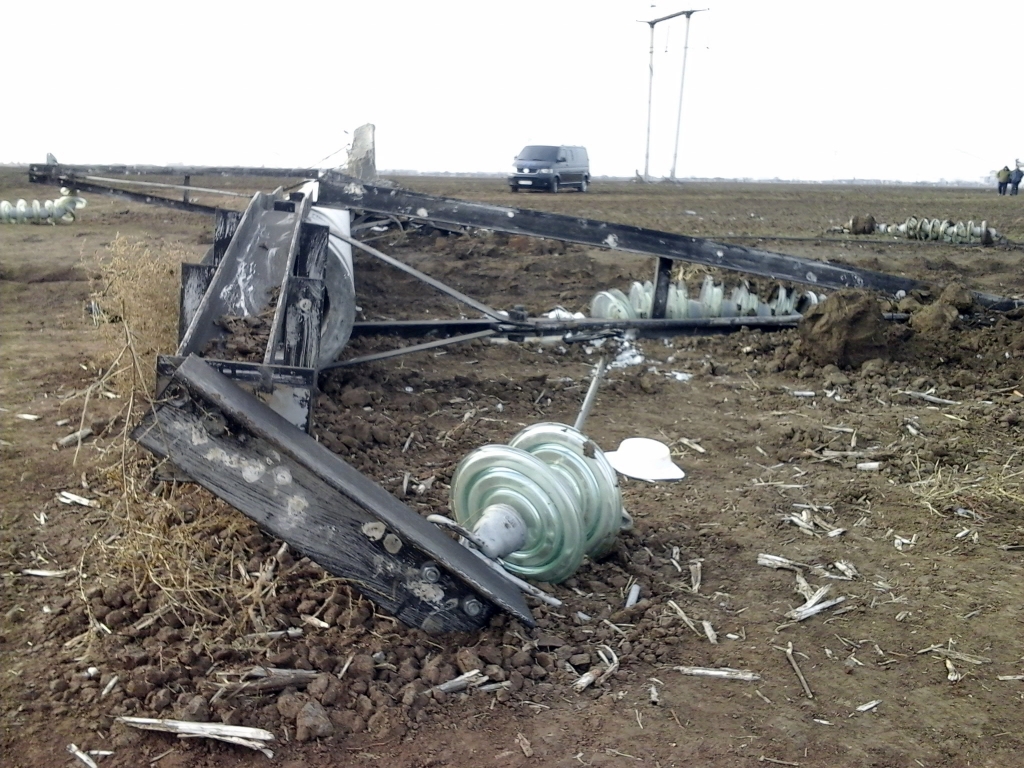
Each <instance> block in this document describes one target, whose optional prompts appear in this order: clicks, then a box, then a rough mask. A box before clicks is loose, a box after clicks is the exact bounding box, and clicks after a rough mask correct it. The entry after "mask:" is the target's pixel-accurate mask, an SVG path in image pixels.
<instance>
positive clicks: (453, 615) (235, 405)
mask: <svg viewBox="0 0 1024 768" xmlns="http://www.w3.org/2000/svg"><path fill="white" fill-rule="evenodd" d="M174 383H175V384H176V385H177V386H178V387H180V388H181V389H178V390H175V391H173V393H172V390H174V388H172V390H169V391H168V392H169V395H170V396H169V397H168V398H167V399H166V400H165V402H163V403H162V404H160V405H158V406H156V408H155V409H154V410H152V411H150V412H149V414H148V415H147V416H146V417H145V419H144V420H143V422H142V423H141V424H140V425H139V426H138V427H136V428H135V430H134V431H133V433H132V437H133V438H134V439H135V440H137V441H138V442H139V443H140V444H141V445H143V447H145V448H147V449H148V450H150V451H152V452H153V453H155V454H157V455H158V456H161V457H165V458H167V459H168V460H169V461H170V462H171V463H173V464H174V465H175V466H177V467H179V468H181V469H182V470H184V471H185V472H186V473H187V474H188V475H189V476H190V477H192V478H193V479H194V480H195V481H196V482H198V483H199V484H200V485H202V486H203V487H205V488H207V489H208V490H210V491H212V492H213V493H215V494H217V495H218V496H220V497H221V498H223V499H224V500H225V501H227V502H228V503H229V504H231V505H232V506H234V507H236V508H237V509H239V510H240V511H242V512H243V513H244V514H246V515H247V516H249V517H251V518H252V519H253V520H255V521H256V522H257V523H258V524H259V525H260V526H261V527H263V528H265V529H266V530H268V531H269V532H271V533H272V534H273V535H275V536H277V537H279V538H281V539H283V540H284V541H286V542H288V543H289V544H290V545H291V546H293V547H294V548H295V549H296V550H297V551H299V552H301V553H303V554H305V555H307V556H309V557H310V558H311V559H312V560H314V561H315V562H317V563H319V564H320V565H321V566H323V567H324V568H325V569H326V570H328V571H329V572H331V573H333V574H335V575H338V576H341V577H342V578H345V579H347V580H348V581H349V583H350V584H352V586H354V587H356V588H357V589H359V590H360V591H361V592H362V593H363V594H364V595H366V596H367V597H368V598H370V599H371V600H373V601H374V602H376V603H377V604H378V605H381V606H383V607H384V608H386V609H387V610H388V611H390V612H391V613H393V614H394V615H395V616H396V617H398V618H399V619H400V620H402V621H403V622H405V623H406V624H409V625H410V626H414V627H419V628H421V629H424V630H425V631H428V632H444V631H468V630H472V629H477V628H479V627H482V626H485V625H486V623H487V621H488V619H489V617H490V614H491V613H492V612H493V610H494V608H495V607H498V608H501V609H502V610H504V611H507V612H508V613H510V614H512V615H513V616H514V617H515V618H517V619H519V620H520V621H522V622H524V623H525V624H527V625H529V626H533V625H534V624H535V621H534V618H533V615H532V614H531V613H530V609H529V608H528V607H527V605H526V602H525V600H524V599H523V595H522V593H521V592H519V590H518V589H517V588H515V587H514V586H513V585H512V584H511V583H510V582H508V581H506V580H505V579H503V578H502V577H501V576H500V575H498V574H497V573H495V572H493V571H492V570H491V569H490V568H489V567H488V566H487V565H486V564H484V563H482V562H480V561H479V560H478V559H477V557H476V556H475V555H474V554H473V553H471V552H470V551H469V550H467V549H465V548H464V547H462V546H460V545H459V544H457V543H456V542H455V541H454V540H453V539H452V538H450V537H449V536H448V535H447V534H446V533H444V532H442V531H440V530H439V529H438V528H437V527H436V526H434V525H432V524H430V523H428V522H427V521H426V520H425V519H424V518H422V517H421V516H420V515H419V514H418V513H417V512H415V511H414V510H412V509H410V508H409V507H407V506H405V505H404V504H402V503H401V502H400V501H399V500H398V499H396V498H395V497H394V496H392V495H391V494H390V493H388V492H387V491H386V490H384V489H383V488H382V487H381V486H379V485H377V484H376V483H375V482H373V481H372V480H371V479H370V478H368V477H366V476H365V475H362V474H361V473H359V472H358V471H356V470H355V469H354V468H353V467H352V466H350V465H349V464H347V463H346V462H345V461H343V460H342V459H340V458H339V457H338V456H336V455H334V454H333V453H331V452H330V451H328V450H327V449H326V448H324V447H323V446H322V445H321V444H320V443H318V442H317V441H316V440H314V439H313V438H312V437H310V436H309V435H306V434H304V433H302V432H299V431H298V430H295V429H292V428H290V425H289V424H288V422H286V421H285V420H284V419H283V418H282V417H281V416H280V415H278V414H277V413H275V412H274V411H272V410H271V409H269V408H268V407H267V406H266V405H264V404H263V403H261V402H259V401H258V400H257V399H256V398H255V397H253V396H251V395H249V394H248V393H246V392H244V391H243V390H241V389H240V388H238V387H237V386H235V385H234V384H233V383H232V382H231V381H230V380H228V379H227V378H225V377H224V376H222V375H220V374H219V373H217V372H216V371H215V370H214V369H213V368H212V367H210V366H209V365H207V364H206V363H205V362H204V361H202V360H201V359H199V358H197V357H194V356H192V357H189V358H188V359H187V360H185V361H184V362H183V363H182V364H181V365H180V366H179V368H178V369H177V371H176V372H175V374H174ZM183 395H184V396H183ZM428 565H433V566H434V567H435V569H436V571H440V577H439V578H438V579H436V580H435V579H434V578H433V576H434V575H436V573H432V574H431V575H430V576H427V573H428V570H427V568H426V567H425V566H428Z"/></svg>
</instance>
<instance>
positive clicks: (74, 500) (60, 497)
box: [57, 491, 100, 509]
mask: <svg viewBox="0 0 1024 768" xmlns="http://www.w3.org/2000/svg"><path fill="white" fill-rule="evenodd" d="M57 501H59V502H60V503H61V504H78V505H79V506H81V507H92V508H93V509H97V508H99V506H100V503H99V502H98V501H96V500H95V499H87V498H85V497H84V496H79V495H78V494H75V493H70V492H68V491H61V492H60V493H58V494H57Z"/></svg>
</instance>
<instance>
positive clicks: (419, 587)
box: [405, 581, 444, 605]
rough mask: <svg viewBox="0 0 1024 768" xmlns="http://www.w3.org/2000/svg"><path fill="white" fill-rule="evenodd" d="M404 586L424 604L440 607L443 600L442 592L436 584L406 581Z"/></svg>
mask: <svg viewBox="0 0 1024 768" xmlns="http://www.w3.org/2000/svg"><path fill="white" fill-rule="evenodd" d="M405 585H406V586H407V587H408V588H409V591H410V592H412V593H413V594H414V595H416V597H418V598H419V599H420V600H423V601H425V602H428V603H435V604H437V605H440V604H441V601H442V600H444V590H443V589H441V588H440V587H439V586H437V584H429V583H427V582H425V581H407V582H406V584H405Z"/></svg>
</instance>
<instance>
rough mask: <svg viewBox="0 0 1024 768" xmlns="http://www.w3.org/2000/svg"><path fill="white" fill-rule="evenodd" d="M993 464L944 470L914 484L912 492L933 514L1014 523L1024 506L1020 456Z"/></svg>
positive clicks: (1015, 454) (1022, 472)
mask: <svg viewBox="0 0 1024 768" xmlns="http://www.w3.org/2000/svg"><path fill="white" fill-rule="evenodd" d="M991 458H992V457H990V460H989V461H988V462H986V466H985V467H984V468H981V469H980V470H979V467H978V466H977V465H976V466H975V468H974V469H973V470H971V471H970V472H967V471H964V470H961V469H959V468H957V467H940V468H938V469H937V470H936V471H935V472H934V473H933V474H932V475H930V476H929V477H927V478H925V479H922V480H918V481H916V482H913V483H910V484H909V486H908V488H909V489H910V490H911V491H912V492H913V493H914V495H916V496H917V497H918V498H919V499H920V500H921V503H922V504H923V505H924V506H925V507H926V508H927V509H928V510H929V511H931V512H934V513H935V514H937V515H939V516H940V517H945V516H947V515H948V514H950V513H951V512H953V513H956V510H958V509H959V510H966V511H967V512H969V513H971V514H973V515H977V516H978V518H979V519H988V518H990V517H992V516H994V515H1000V516H1001V515H1005V516H1007V517H1008V518H1009V519H1011V520H1012V521H1013V522H1015V523H1016V522H1017V520H1016V517H1017V515H1018V514H1019V510H1020V508H1021V506H1022V505H1024V466H1022V464H1021V457H1020V456H1019V455H1018V454H1017V453H1013V454H1010V455H1009V456H1007V457H1006V458H1005V460H1004V461H1002V463H1001V464H1000V465H996V464H994V463H993V462H992V461H991ZM986 470H987V471H986Z"/></svg>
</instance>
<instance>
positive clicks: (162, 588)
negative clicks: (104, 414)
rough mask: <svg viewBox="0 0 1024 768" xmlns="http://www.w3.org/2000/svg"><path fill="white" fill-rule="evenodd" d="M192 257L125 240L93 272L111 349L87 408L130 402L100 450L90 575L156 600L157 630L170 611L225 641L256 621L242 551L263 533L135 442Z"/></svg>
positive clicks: (167, 350)
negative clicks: (170, 474) (165, 474)
mask: <svg viewBox="0 0 1024 768" xmlns="http://www.w3.org/2000/svg"><path fill="white" fill-rule="evenodd" d="M191 257H192V254H190V253H189V252H188V251H187V250H186V249H185V248H184V247H182V246H173V245H172V246H161V247H149V246H147V245H146V244H145V243H144V242H142V241H139V240H132V239H129V238H126V237H121V236H118V237H117V238H116V239H115V240H114V241H113V242H112V243H111V244H110V246H109V248H108V252H107V253H106V254H105V255H104V256H103V257H102V258H101V259H100V260H99V262H98V263H94V264H91V265H90V267H91V269H92V271H94V272H96V273H98V274H99V275H100V277H99V279H98V280H97V281H96V290H95V292H94V294H93V299H94V302H95V304H96V306H98V308H99V314H98V315H97V316H96V317H97V319H98V330H99V332H100V333H101V334H102V335H103V336H104V338H105V339H106V341H107V345H106V347H107V349H106V352H105V353H104V358H103V359H102V360H101V361H98V362H99V363H100V365H101V370H102V371H103V373H102V375H101V377H100V379H99V380H98V381H97V382H96V383H94V384H93V385H92V387H90V389H89V390H87V391H86V392H85V404H84V407H85V408H87V407H88V402H89V395H90V392H91V390H94V389H95V390H96V392H104V391H105V392H113V393H116V395H117V396H118V397H120V398H121V400H122V402H123V403H124V406H123V409H122V413H121V415H122V416H123V418H124V421H123V424H124V428H123V430H122V431H121V432H120V433H119V434H117V435H115V436H114V437H113V438H112V439H111V440H110V441H109V442H108V443H107V444H106V445H105V446H104V447H103V448H102V452H103V454H104V455H105V456H106V457H108V458H112V459H114V462H113V463H111V464H109V465H108V466H107V467H106V469H104V470H102V471H101V473H100V474H101V479H100V483H101V484H103V485H105V486H106V487H107V489H108V492H109V496H108V501H107V503H105V504H104V507H105V508H106V509H107V510H108V516H107V520H106V525H105V530H104V532H103V535H101V536H97V538H96V539H95V540H94V546H93V547H91V553H90V554H91V556H93V557H96V558H97V560H98V562H94V563H92V564H91V565H92V567H91V568H90V570H91V571H92V572H93V573H102V574H104V576H105V578H109V579H112V580H113V581H114V582H117V583H119V582H124V581H129V582H131V583H132V585H133V586H134V588H135V590H136V591H137V592H138V593H139V594H154V593H155V594H157V595H159V596H160V597H159V599H158V603H159V604H160V608H159V609H157V610H156V611H151V614H150V617H151V619H152V620H154V621H156V620H162V617H163V615H164V614H166V613H168V612H170V613H173V614H174V615H175V616H177V617H178V619H179V620H180V621H181V623H183V624H186V625H188V626H192V627H197V626H202V625H207V626H210V627H211V628H213V634H214V635H220V634H223V633H225V632H228V633H232V632H236V631H238V630H240V629H241V628H242V626H243V625H245V624H246V623H247V622H248V620H249V619H248V618H247V617H248V616H249V614H250V611H249V610H247V607H246V603H247V602H248V603H250V604H251V603H252V601H251V600H250V599H249V595H250V593H251V592H252V584H251V583H248V582H251V579H250V577H249V576H248V573H247V569H246V563H247V561H248V557H249V554H248V553H247V548H245V547H242V546H241V545H240V542H241V540H242V539H243V538H245V537H246V536H249V535H251V534H253V533H254V532H255V531H256V526H255V525H254V524H253V523H251V522H250V521H249V520H248V519H246V518H245V517H244V516H243V515H241V514H240V513H238V512H236V511H234V510H232V509H231V508H230V507H229V506H227V505H226V504H224V503H223V502H221V501H220V500H219V499H217V498H216V497H214V496H213V495H212V494H210V493H208V492H206V491H204V490H203V489H201V488H199V487H198V486H195V485H192V484H185V485H178V484H176V483H168V482H158V481H157V480H156V479H155V476H154V470H155V468H156V465H157V462H156V461H155V460H154V458H153V457H152V456H150V455H149V454H148V453H146V452H145V451H141V450H139V449H138V447H137V446H136V444H135V442H134V441H133V440H132V439H131V437H130V432H131V429H132V428H133V427H134V426H135V425H136V424H137V423H138V422H139V420H140V419H141V417H142V416H143V414H144V413H145V412H146V411H147V410H148V409H149V408H150V407H151V406H152V404H153V392H154V387H155V372H156V358H157V355H160V354H172V353H173V352H174V350H175V349H176V347H177V341H178V299H179V293H180V269H181V268H180V264H181V262H182V261H186V260H188V259H190V258H191ZM83 418H84V417H83ZM156 614H160V615H156ZM145 620H146V617H143V618H142V619H140V621H145Z"/></svg>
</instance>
